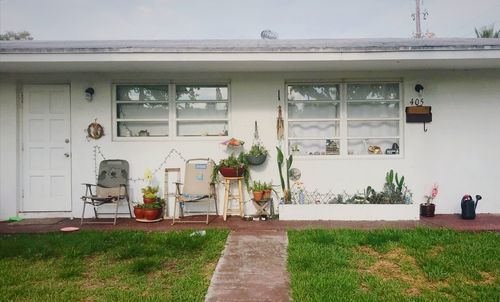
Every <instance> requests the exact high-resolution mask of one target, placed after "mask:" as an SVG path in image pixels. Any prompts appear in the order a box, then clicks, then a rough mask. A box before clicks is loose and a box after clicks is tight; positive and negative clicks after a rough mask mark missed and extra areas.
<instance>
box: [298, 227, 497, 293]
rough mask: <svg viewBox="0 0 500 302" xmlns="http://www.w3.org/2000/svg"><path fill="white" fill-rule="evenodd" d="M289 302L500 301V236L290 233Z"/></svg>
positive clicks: (439, 232)
mask: <svg viewBox="0 0 500 302" xmlns="http://www.w3.org/2000/svg"><path fill="white" fill-rule="evenodd" d="M288 240H289V247H288V257H289V258H288V270H289V271H290V275H291V287H292V295H293V299H294V301H500V234H498V233H488V232H484V233H464V232H455V231H449V230H430V229H416V230H378V231H369V232H365V231H354V230H308V231H290V232H289V233H288Z"/></svg>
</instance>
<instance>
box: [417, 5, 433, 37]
mask: <svg viewBox="0 0 500 302" xmlns="http://www.w3.org/2000/svg"><path fill="white" fill-rule="evenodd" d="M421 1H422V5H423V2H424V1H423V0H415V12H414V13H413V14H411V18H412V19H413V21H415V28H416V32H415V35H414V37H415V38H417V39H422V38H425V37H427V38H432V37H434V33H431V32H429V30H427V32H426V33H425V35H423V34H422V26H421V23H422V19H423V20H427V16H429V12H428V11H427V9H424V11H423V12H422V11H421V8H420V2H421Z"/></svg>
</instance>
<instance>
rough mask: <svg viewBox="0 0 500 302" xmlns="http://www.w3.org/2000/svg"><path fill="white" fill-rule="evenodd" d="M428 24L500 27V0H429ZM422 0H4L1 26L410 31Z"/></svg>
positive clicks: (180, 35)
mask: <svg viewBox="0 0 500 302" xmlns="http://www.w3.org/2000/svg"><path fill="white" fill-rule="evenodd" d="M423 9H426V10H427V11H428V12H429V15H428V17H427V20H425V21H424V22H423V25H422V30H423V32H425V31H427V30H428V31H430V32H433V33H435V35H436V37H441V38H444V37H475V35H474V27H481V26H484V25H490V24H495V26H496V28H497V29H500V0H474V1H469V0H424V1H423ZM414 10H415V0H342V1H341V0H251V1H250V0H249V1H243V0H0V32H2V33H3V32H5V31H21V30H27V31H29V32H30V33H31V34H32V36H33V37H34V38H35V39H36V40H124V39H130V40H151V39H259V38H260V32H261V31H262V30H264V29H271V30H273V31H274V32H277V33H278V35H279V38H280V39H306V38H311V39H314V38H331V39H334V38H389V37H394V38H409V37H412V36H413V34H414V33H415V23H414V21H413V20H412V17H411V14H412V13H413V12H414Z"/></svg>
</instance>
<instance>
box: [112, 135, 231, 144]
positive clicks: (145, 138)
mask: <svg viewBox="0 0 500 302" xmlns="http://www.w3.org/2000/svg"><path fill="white" fill-rule="evenodd" d="M228 138H229V135H224V136H222V135H220V136H218V135H217V136H215V135H214V136H186V137H184V136H176V137H167V136H165V137H151V136H132V137H130V136H129V137H113V139H112V141H113V142H177V141H197V142H200V141H221V142H222V141H224V140H227V139H228Z"/></svg>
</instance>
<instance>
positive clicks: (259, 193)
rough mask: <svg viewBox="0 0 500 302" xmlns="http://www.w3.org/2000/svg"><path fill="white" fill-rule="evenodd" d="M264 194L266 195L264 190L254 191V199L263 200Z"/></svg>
mask: <svg viewBox="0 0 500 302" xmlns="http://www.w3.org/2000/svg"><path fill="white" fill-rule="evenodd" d="M263 195H264V192H262V191H253V200H255V201H261V200H262V196H263Z"/></svg>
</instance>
